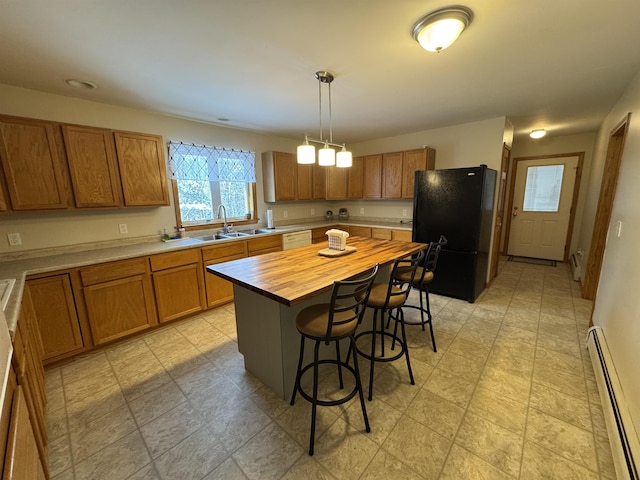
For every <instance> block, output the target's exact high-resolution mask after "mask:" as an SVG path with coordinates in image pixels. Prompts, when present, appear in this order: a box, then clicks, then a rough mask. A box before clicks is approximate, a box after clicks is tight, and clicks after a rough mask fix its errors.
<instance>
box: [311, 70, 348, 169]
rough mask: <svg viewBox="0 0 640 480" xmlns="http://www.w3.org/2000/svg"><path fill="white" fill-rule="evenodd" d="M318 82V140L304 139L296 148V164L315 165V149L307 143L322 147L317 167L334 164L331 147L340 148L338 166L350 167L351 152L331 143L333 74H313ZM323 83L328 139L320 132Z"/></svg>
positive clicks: (333, 154) (321, 72) (333, 153)
mask: <svg viewBox="0 0 640 480" xmlns="http://www.w3.org/2000/svg"><path fill="white" fill-rule="evenodd" d="M315 77H316V79H317V80H318V101H319V104H320V108H319V113H320V115H319V116H320V138H319V139H315V138H309V137H305V138H304V143H303V144H302V145H299V146H298V163H306V164H310V163H315V162H316V149H315V147H314V146H313V145H309V142H312V143H319V144H321V145H323V147H322V148H321V149H320V150H318V165H321V166H324V167H328V166H331V165H335V164H336V151H335V150H334V149H333V148H331V147H342V151H341V152H339V153H338V166H339V167H350V166H351V164H352V160H351V152H349V151H347V149H346V148H345V146H344V144H342V145H338V144H336V143H333V125H332V118H331V82H333V79H334V76H333V74H331V73H329V72H325V71H319V72H316V74H315ZM323 83H325V84H327V86H328V91H329V139H328V140H327V139H325V138H323V132H322V84H323Z"/></svg>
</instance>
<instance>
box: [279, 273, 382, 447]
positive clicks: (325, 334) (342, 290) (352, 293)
mask: <svg viewBox="0 0 640 480" xmlns="http://www.w3.org/2000/svg"><path fill="white" fill-rule="evenodd" d="M376 273H378V265H376V266H375V267H373V269H371V271H369V272H368V273H367V274H366V275H365V276H364V277H361V278H358V279H356V280H350V281H337V282H334V284H333V291H332V292H331V301H330V303H328V304H327V303H323V304H317V305H311V306H309V307H306V308H304V309H303V310H302V311H300V313H298V316H297V317H296V328H297V329H298V332H300V335H301V338H300V357H299V359H298V369H297V373H296V382H295V385H294V387H293V394H292V395H291V402H290V404H291V405H293V404H294V402H295V399H296V393H298V392H300V395H301V396H302V397H303V398H304V399H305V400H307V401H309V402H311V405H312V407H311V434H310V437H309V455H313V445H314V441H315V431H316V409H317V406H318V405H321V406H334V405H341V404H343V403H345V402H347V401H349V400H351V399H352V398H353V397H354V396H355V394H356V393H357V394H358V395H359V396H360V406H361V407H362V416H363V417H364V424H365V427H366V431H367V432H370V431H371V428H370V427H369V418H368V417H367V410H366V407H365V404H364V394H363V392H362V382H361V380H360V370H359V369H358V359H357V355H354V356H353V367H351V365H349V363H348V362H349V356H347V359H346V360H345V361H344V362H343V361H342V359H341V356H340V343H339V341H340V340H341V339H343V338H348V339H349V352H351V350H352V349H354V348H355V332H356V328H357V327H358V324H359V323H360V322H361V320H362V317H363V315H364V312H365V310H366V303H367V300H368V299H369V294H370V292H371V286H372V285H373V280H374V278H375V276H376ZM307 338H308V339H310V340H313V341H314V342H315V345H314V352H313V361H312V362H311V363H309V364H307V365H305V366H304V367H303V366H302V362H303V358H304V344H305V339H307ZM330 342H335V345H336V358H335V359H333V358H331V359H322V360H320V359H319V355H318V352H319V348H320V344H321V343H324V344H325V345H329V343H330ZM323 363H331V364H336V365H337V366H338V379H339V384H340V388H341V389H343V388H344V383H343V379H342V368H343V367H344V368H345V369H347V370H348V371H349V372H351V374H352V375H353V376H354V378H355V387H354V389H353V390H352V391H351V392H349V393H348V394H346V395H345V396H344V397H342V398H339V399H337V400H323V399H319V398H318V366H319V365H320V364H323ZM310 368H313V393H312V394H311V395H309V394H308V393H307V392H305V391H304V390H303V389H302V387H301V386H300V379H301V378H302V375H304V373H305V372H306V371H307V370H308V369H310Z"/></svg>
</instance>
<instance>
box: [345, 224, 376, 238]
mask: <svg viewBox="0 0 640 480" xmlns="http://www.w3.org/2000/svg"><path fill="white" fill-rule="evenodd" d="M349 235H351V236H352V237H371V227H354V226H351V227H349Z"/></svg>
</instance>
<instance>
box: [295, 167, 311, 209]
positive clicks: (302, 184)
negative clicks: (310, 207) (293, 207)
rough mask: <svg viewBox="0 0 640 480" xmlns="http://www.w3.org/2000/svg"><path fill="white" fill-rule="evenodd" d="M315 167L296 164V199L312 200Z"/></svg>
mask: <svg viewBox="0 0 640 480" xmlns="http://www.w3.org/2000/svg"><path fill="white" fill-rule="evenodd" d="M314 166H315V165H309V164H305V165H300V164H298V163H297V162H296V170H297V172H296V177H297V180H298V183H297V190H296V199H297V200H313V187H314V184H313V167H314Z"/></svg>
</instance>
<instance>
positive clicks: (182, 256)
mask: <svg viewBox="0 0 640 480" xmlns="http://www.w3.org/2000/svg"><path fill="white" fill-rule="evenodd" d="M198 262H200V252H199V251H198V249H197V248H193V249H190V250H181V251H179V252H171V253H163V254H161V255H154V256H152V257H151V270H152V271H154V272H155V271H157V270H164V269H165V268H171V267H180V266H182V265H189V264H191V263H198Z"/></svg>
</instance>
